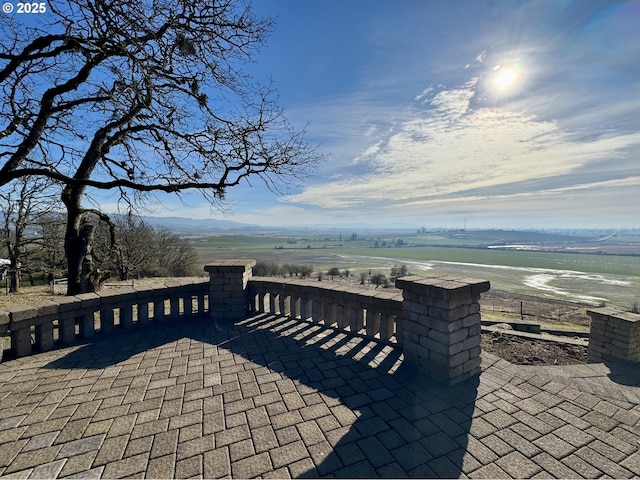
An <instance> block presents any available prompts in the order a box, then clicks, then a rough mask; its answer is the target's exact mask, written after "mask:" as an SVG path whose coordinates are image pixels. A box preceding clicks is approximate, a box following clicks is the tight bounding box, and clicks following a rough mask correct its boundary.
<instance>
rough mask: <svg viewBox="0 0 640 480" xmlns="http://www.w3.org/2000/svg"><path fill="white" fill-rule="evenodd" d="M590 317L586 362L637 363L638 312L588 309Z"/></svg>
mask: <svg viewBox="0 0 640 480" xmlns="http://www.w3.org/2000/svg"><path fill="white" fill-rule="evenodd" d="M587 314H588V315H589V316H590V317H591V331H590V333H589V347H588V349H587V358H588V361H589V362H590V363H596V362H604V361H607V360H626V361H632V362H640V315H639V314H637V313H630V312H623V311H621V310H616V309H614V308H609V307H605V308H599V309H597V310H588V311H587Z"/></svg>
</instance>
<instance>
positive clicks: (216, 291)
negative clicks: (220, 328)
mask: <svg viewBox="0 0 640 480" xmlns="http://www.w3.org/2000/svg"><path fill="white" fill-rule="evenodd" d="M255 264H256V261H255V260H251V259H234V260H220V261H219V262H216V263H210V264H207V265H205V267H204V269H205V271H206V272H208V273H209V314H210V315H211V318H212V319H213V320H216V321H223V322H235V321H237V320H242V319H243V318H245V317H246V316H247V314H248V313H249V294H248V291H247V283H248V282H249V279H250V278H251V275H252V272H253V266H254V265H255Z"/></svg>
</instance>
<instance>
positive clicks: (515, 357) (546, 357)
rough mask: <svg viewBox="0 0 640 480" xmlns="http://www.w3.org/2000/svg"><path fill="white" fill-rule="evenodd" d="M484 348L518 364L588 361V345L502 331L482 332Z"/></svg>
mask: <svg viewBox="0 0 640 480" xmlns="http://www.w3.org/2000/svg"><path fill="white" fill-rule="evenodd" d="M481 345H482V350H483V351H485V352H490V353H493V354H494V355H497V356H498V357H501V358H504V359H505V360H508V361H510V362H511V363H515V364H517V365H574V364H577V363H586V362H587V347H581V346H577V345H568V344H564V343H558V342H552V341H546V340H530V339H524V338H520V337H515V336H512V335H509V334H508V333H501V332H485V333H483V334H482V344H481Z"/></svg>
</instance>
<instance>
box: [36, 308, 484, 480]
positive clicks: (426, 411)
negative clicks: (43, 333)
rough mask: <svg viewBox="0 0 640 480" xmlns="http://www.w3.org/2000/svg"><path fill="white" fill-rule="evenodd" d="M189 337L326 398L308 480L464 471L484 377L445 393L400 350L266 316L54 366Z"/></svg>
mask: <svg viewBox="0 0 640 480" xmlns="http://www.w3.org/2000/svg"><path fill="white" fill-rule="evenodd" d="M185 337H188V338H191V339H193V340H197V341H202V342H205V343H208V344H211V345H215V346H216V347H217V348H218V349H225V350H227V351H229V352H232V353H234V354H236V355H240V356H242V357H244V358H245V359H246V360H248V361H250V362H254V363H255V364H257V365H260V366H264V367H267V368H269V369H270V370H271V371H272V372H277V373H278V374H280V375H281V376H282V378H288V379H291V380H292V381H293V382H294V384H296V385H297V386H304V387H302V388H303V389H304V390H305V391H313V392H315V393H317V394H319V395H320V397H321V398H322V399H323V400H324V401H318V402H317V403H316V404H307V405H306V407H304V408H302V409H300V410H299V411H300V413H301V414H302V417H301V418H302V420H303V422H315V423H316V425H318V426H321V430H322V431H323V434H324V440H322V441H317V442H310V444H309V445H307V449H308V451H309V453H310V455H311V458H312V460H313V463H314V468H310V469H309V468H307V469H305V470H304V471H302V472H298V476H300V477H307V478H309V477H322V476H337V477H341V478H365V477H394V478H397V477H404V476H413V477H422V478H457V477H459V476H461V474H462V473H463V463H464V459H465V452H466V447H467V443H468V435H469V430H470V427H471V421H472V415H473V410H474V404H475V400H476V396H477V388H478V380H477V378H476V379H471V380H468V381H465V382H462V383H460V384H458V385H456V386H454V387H447V386H444V385H442V384H440V383H437V382H435V381H434V380H432V379H430V378H429V377H427V376H426V375H425V374H424V373H423V372H422V371H420V370H418V369H416V368H414V367H412V366H410V365H407V364H404V363H402V357H401V352H400V350H399V349H397V348H393V347H390V346H387V345H383V344H380V343H378V342H375V341H372V340H368V339H365V338H360V337H356V336H353V335H351V334H349V333H348V332H343V331H338V330H334V329H331V328H327V327H325V326H322V325H318V324H315V323H310V322H301V321H299V320H294V319H290V318H288V317H283V316H279V315H269V314H261V315H256V316H253V317H250V318H248V319H246V320H244V321H242V322H239V323H237V324H236V325H229V326H220V325H215V324H213V323H212V322H211V321H209V320H208V319H194V320H189V321H181V322H166V323H162V324H155V325H154V324H149V325H145V326H137V327H134V331H131V330H129V331H126V332H114V334H110V335H109V336H105V337H103V338H97V339H96V341H94V342H92V343H89V344H86V345H84V346H81V347H78V348H75V349H74V350H73V351H72V352H70V353H69V354H67V355H65V356H64V357H63V358H60V359H58V360H55V361H52V362H50V363H49V364H48V365H47V368H65V369H67V368H86V369H101V368H107V367H110V366H115V365H117V364H118V363H120V362H122V361H124V360H126V359H128V358H131V357H132V356H134V355H138V354H141V353H144V352H147V351H149V350H150V349H154V348H158V347H161V346H162V345H165V344H167V343H168V342H172V341H177V340H180V339H181V338H185ZM309 398H312V397H309ZM313 398H314V400H318V397H313ZM310 401H311V400H310ZM345 407H346V408H345ZM274 428H275V427H274Z"/></svg>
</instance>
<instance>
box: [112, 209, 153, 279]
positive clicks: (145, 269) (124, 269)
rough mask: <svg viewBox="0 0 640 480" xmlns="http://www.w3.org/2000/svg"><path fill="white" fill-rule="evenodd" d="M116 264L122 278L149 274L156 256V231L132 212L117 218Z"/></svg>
mask: <svg viewBox="0 0 640 480" xmlns="http://www.w3.org/2000/svg"><path fill="white" fill-rule="evenodd" d="M115 224H116V242H117V243H116V245H115V248H114V250H115V251H114V257H115V264H116V267H117V271H118V276H119V278H120V280H128V279H129V277H130V276H131V275H136V274H139V275H143V276H146V275H149V274H150V273H151V271H152V266H151V264H152V262H153V261H154V258H155V256H156V255H155V245H154V243H155V240H156V238H155V232H154V230H153V228H152V227H151V226H150V225H147V224H146V223H144V222H143V221H142V220H141V219H140V218H136V217H135V216H134V215H133V214H132V213H129V215H127V216H126V217H120V218H118V219H116V220H115Z"/></svg>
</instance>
